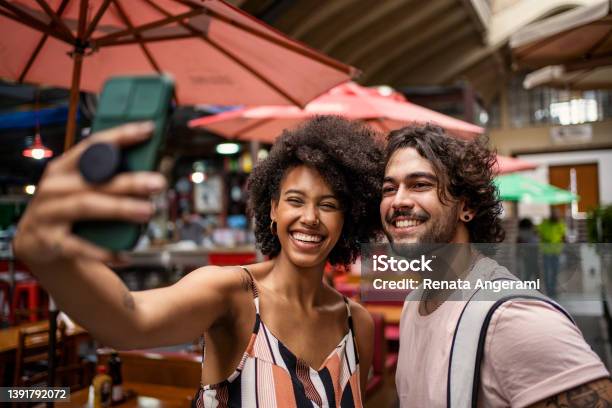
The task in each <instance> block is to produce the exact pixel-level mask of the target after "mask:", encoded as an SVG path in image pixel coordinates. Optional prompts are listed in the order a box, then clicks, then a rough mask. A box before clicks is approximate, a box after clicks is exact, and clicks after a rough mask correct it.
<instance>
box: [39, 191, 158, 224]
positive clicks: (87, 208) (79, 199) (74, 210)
mask: <svg viewBox="0 0 612 408" xmlns="http://www.w3.org/2000/svg"><path fill="white" fill-rule="evenodd" d="M154 212H155V208H154V206H153V204H152V203H151V202H150V201H148V200H142V199H137V198H132V197H115V196H111V195H108V194H101V193H98V192H94V191H87V192H83V193H80V194H73V195H70V196H67V197H64V198H62V197H57V198H55V199H54V200H49V201H47V202H45V203H44V205H39V206H37V208H36V218H37V219H38V221H39V222H42V223H44V222H49V223H62V222H69V223H71V222H74V221H77V220H123V221H131V222H137V223H143V222H147V221H148V220H149V219H150V218H151V216H152V215H153V214H154Z"/></svg>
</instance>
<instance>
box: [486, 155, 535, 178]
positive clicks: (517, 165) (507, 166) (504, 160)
mask: <svg viewBox="0 0 612 408" xmlns="http://www.w3.org/2000/svg"><path fill="white" fill-rule="evenodd" d="M536 167H538V166H537V164H533V163H530V162H527V161H525V160H521V159H517V158H516V157H509V156H501V155H499V154H498V155H497V164H496V168H495V173H496V174H498V175H499V174H507V173H514V172H516V171H523V170H533V169H535V168H536Z"/></svg>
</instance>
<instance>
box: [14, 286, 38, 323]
mask: <svg viewBox="0 0 612 408" xmlns="http://www.w3.org/2000/svg"><path fill="white" fill-rule="evenodd" d="M40 292H41V287H40V285H39V284H38V282H37V281H35V280H33V279H32V280H23V281H19V282H15V287H14V288H13V299H12V301H11V310H10V314H9V321H10V323H11V324H15V323H18V321H17V320H18V319H17V316H18V315H19V314H20V313H19V312H20V311H21V310H27V314H28V320H29V321H30V322H36V321H38V313H39V312H40V311H41V301H40V300H41V299H40Z"/></svg>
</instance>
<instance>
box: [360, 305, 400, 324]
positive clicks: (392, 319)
mask: <svg viewBox="0 0 612 408" xmlns="http://www.w3.org/2000/svg"><path fill="white" fill-rule="evenodd" d="M364 306H365V308H366V309H367V310H368V311H369V312H371V313H380V314H382V315H384V316H385V322H386V323H387V324H399V322H400V318H401V316H402V306H399V305H380V304H376V305H369V304H367V303H366V304H365V305H364Z"/></svg>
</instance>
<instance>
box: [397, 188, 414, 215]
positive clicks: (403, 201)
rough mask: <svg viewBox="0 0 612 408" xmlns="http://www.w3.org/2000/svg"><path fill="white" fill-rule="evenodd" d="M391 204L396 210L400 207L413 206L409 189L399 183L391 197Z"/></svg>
mask: <svg viewBox="0 0 612 408" xmlns="http://www.w3.org/2000/svg"><path fill="white" fill-rule="evenodd" d="M391 206H392V207H393V209H394V210H398V209H400V208H412V207H414V199H413V196H412V194H411V191H410V190H409V189H408V188H406V187H405V186H404V185H402V184H400V186H399V187H398V189H397V192H396V193H395V196H394V197H393V202H392V203H391Z"/></svg>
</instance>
